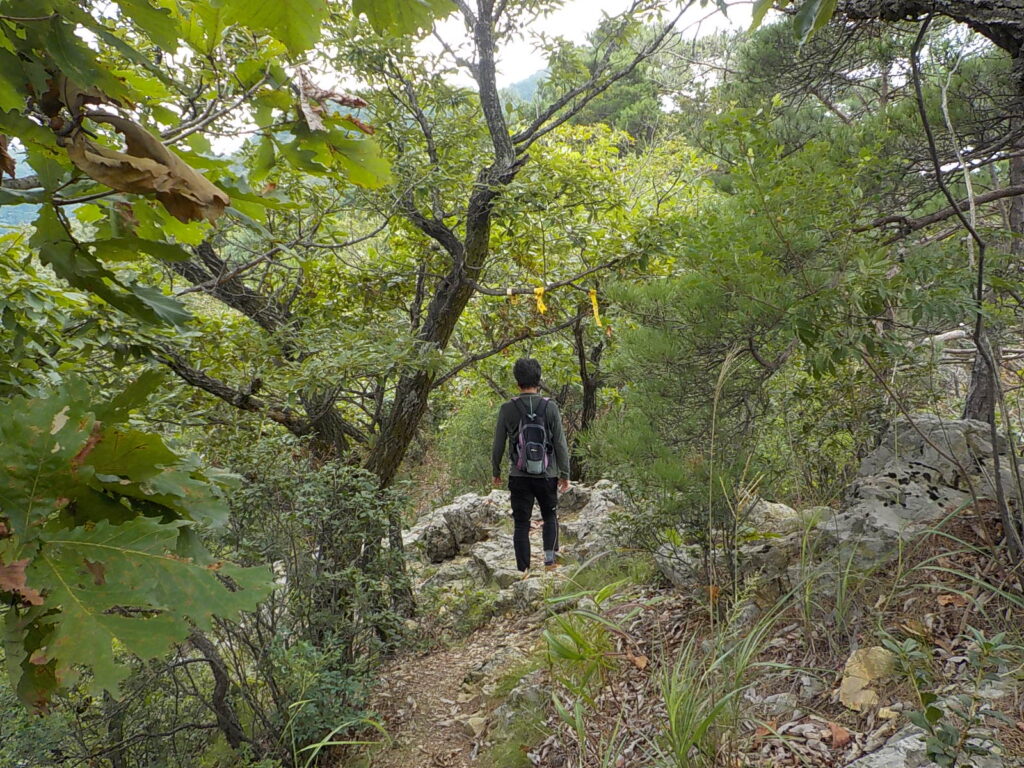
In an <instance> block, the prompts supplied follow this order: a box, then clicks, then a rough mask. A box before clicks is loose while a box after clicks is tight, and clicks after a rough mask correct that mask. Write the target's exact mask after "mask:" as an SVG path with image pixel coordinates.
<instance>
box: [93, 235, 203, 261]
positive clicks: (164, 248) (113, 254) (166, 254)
mask: <svg viewBox="0 0 1024 768" xmlns="http://www.w3.org/2000/svg"><path fill="white" fill-rule="evenodd" d="M85 245H88V246H90V247H91V248H92V249H93V252H94V253H95V254H96V255H97V256H98V257H100V258H101V259H103V260H104V261H135V260H136V259H138V258H139V255H140V254H148V255H150V256H153V257H154V258H157V259H160V260H161V261H188V259H189V258H191V254H190V253H189V252H188V251H186V250H185V249H184V248H182V247H181V246H180V245H175V244H173V243H165V242H163V241H160V240H147V239H145V238H142V237H112V238H109V239H107V240H96V241H95V242H92V243H85Z"/></svg>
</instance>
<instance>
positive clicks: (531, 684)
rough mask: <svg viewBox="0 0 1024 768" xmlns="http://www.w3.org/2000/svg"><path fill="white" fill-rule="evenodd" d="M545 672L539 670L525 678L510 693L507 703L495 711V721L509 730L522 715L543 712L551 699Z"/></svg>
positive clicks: (506, 699)
mask: <svg viewBox="0 0 1024 768" xmlns="http://www.w3.org/2000/svg"><path fill="white" fill-rule="evenodd" d="M545 679H546V678H545V673H544V670H541V669H538V670H536V671H534V672H531V673H530V674H528V675H526V676H525V677H523V679H522V680H520V681H519V683H518V684H517V685H516V687H515V688H513V689H512V690H511V691H509V694H508V696H506V697H505V701H503V702H502V703H501V705H500V706H499V707H498V708H497V709H495V710H494V721H495V723H497V724H498V726H499V727H501V728H506V729H507V728H508V727H509V726H511V725H512V723H513V722H514V721H515V719H516V717H517V716H518V715H520V714H522V713H532V712H537V711H539V710H541V709H542V708H543V707H544V706H546V705H547V703H548V701H550V699H551V691H550V689H549V687H548V686H547V685H546V684H545Z"/></svg>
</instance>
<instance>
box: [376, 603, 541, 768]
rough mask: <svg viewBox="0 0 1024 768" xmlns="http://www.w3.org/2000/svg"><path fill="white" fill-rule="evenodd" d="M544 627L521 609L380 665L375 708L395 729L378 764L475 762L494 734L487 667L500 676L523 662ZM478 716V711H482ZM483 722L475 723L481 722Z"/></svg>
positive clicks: (460, 766) (463, 765) (417, 766)
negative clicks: (489, 728)
mask: <svg viewBox="0 0 1024 768" xmlns="http://www.w3.org/2000/svg"><path fill="white" fill-rule="evenodd" d="M539 632H540V627H539V625H538V624H537V622H536V621H535V620H531V619H530V618H527V617H522V616H509V617H507V618H503V619H496V620H493V621H492V622H491V623H489V624H488V625H487V626H485V627H483V628H482V629H480V630H478V631H477V632H475V633H474V634H472V635H470V636H469V637H468V638H466V639H465V640H464V641H463V642H462V643H461V644H459V645H457V646H454V647H450V648H440V649H435V650H432V651H430V652H428V653H425V654H421V655H417V656H408V657H403V658H400V659H396V660H395V661H393V662H392V663H391V664H389V665H387V666H385V667H384V668H382V669H381V670H380V673H379V674H380V685H379V686H378V688H377V690H376V692H375V694H374V697H373V701H372V702H371V706H372V708H373V709H374V710H375V711H376V712H378V713H380V715H381V716H382V718H383V720H384V726H385V728H386V729H387V732H388V734H389V735H390V737H391V740H392V741H391V744H390V746H389V747H388V748H385V749H382V750H377V751H375V752H374V753H373V754H372V758H371V762H370V765H371V766H372V767H373V768H429V767H431V766H441V767H443V768H468V767H469V766H480V765H482V763H480V762H478V760H477V758H478V756H479V753H480V751H481V747H482V745H483V743H484V742H485V740H486V738H487V732H486V730H484V723H485V722H486V718H487V717H488V715H489V714H490V712H491V710H492V709H493V707H494V705H495V704H494V702H493V701H490V700H489V698H490V697H488V696H487V694H486V693H485V692H483V691H482V690H481V687H480V682H483V680H482V679H481V680H475V679H474V678H476V677H477V676H478V675H479V676H480V677H481V678H482V677H483V676H484V675H481V670H484V669H485V670H486V675H485V676H486V679H487V680H488V681H490V682H493V681H494V680H495V679H496V678H497V677H499V676H500V675H501V673H502V671H504V670H506V669H509V668H511V667H514V666H516V665H517V664H518V663H521V661H522V660H523V658H524V657H525V656H526V655H527V654H529V653H530V651H531V650H532V649H533V648H534V646H535V645H536V643H537V640H538V637H539ZM478 718H479V719H478ZM474 726H476V727H474Z"/></svg>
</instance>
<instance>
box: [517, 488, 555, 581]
mask: <svg viewBox="0 0 1024 768" xmlns="http://www.w3.org/2000/svg"><path fill="white" fill-rule="evenodd" d="M508 489H509V491H510V492H511V493H512V519H513V520H514V521H515V530H514V532H513V534H512V546H513V548H514V549H515V552H516V568H518V569H519V570H520V571H525V570H526V569H527V568H529V567H530V518H531V517H532V516H533V502H534V499H536V500H537V503H538V504H540V514H541V517H543V518H544V529H543V532H542V533H543V535H542V539H543V541H544V551H545V552H551V551H554V550H557V549H558V478H557V477H509V479H508Z"/></svg>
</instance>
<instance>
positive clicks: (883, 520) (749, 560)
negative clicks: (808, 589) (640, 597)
mask: <svg viewBox="0 0 1024 768" xmlns="http://www.w3.org/2000/svg"><path fill="white" fill-rule="evenodd" d="M997 445H998V446H999V448H1000V450H1001V451H1005V449H1006V441H1005V440H1004V439H1003V438H1001V437H1000V438H999V439H998V441H997ZM991 451H992V442H991V440H990V433H989V427H988V425H987V424H985V423H984V422H980V421H971V420H963V421H954V420H949V419H941V418H939V417H937V416H932V415H929V414H925V415H921V416H916V417H914V422H913V423H911V422H910V421H908V420H907V419H906V418H902V419H897V420H896V421H895V422H894V423H893V425H892V426H891V427H890V429H889V430H888V432H887V433H886V435H885V437H884V438H883V439H882V441H881V443H880V444H879V446H878V448H876V449H875V450H874V451H873V452H872V453H871V454H870V455H869V456H867V457H866V458H865V459H864V460H863V462H862V463H861V467H860V471H859V473H858V476H857V478H856V479H855V480H854V482H853V483H852V484H851V486H850V488H849V489H848V491H847V494H846V498H845V500H844V503H843V506H842V509H841V510H840V511H838V512H836V511H834V510H831V509H830V508H828V507H815V508H811V509H808V510H804V511H803V512H801V513H795V512H793V511H792V510H791V509H790V508H789V507H786V506H785V505H782V504H777V503H772V502H768V501H766V500H764V499H756V500H755V501H754V503H753V505H752V506H751V508H750V512H751V520H752V522H754V523H755V524H758V525H763V526H764V529H765V531H770V532H774V533H777V534H781V535H779V536H777V537H773V538H769V539H766V540H764V541H760V542H753V543H750V544H746V545H743V546H742V547H741V548H740V552H739V558H738V559H739V563H740V567H741V569H742V570H743V571H745V572H747V573H753V572H760V573H762V574H764V575H765V576H766V577H767V578H769V579H775V578H778V577H780V576H786V575H787V574H788V575H793V573H794V571H795V570H796V571H798V570H799V568H800V567H803V566H806V565H808V564H809V563H808V562H801V558H805V559H807V560H814V559H815V558H819V559H820V558H822V556H824V555H825V554H827V553H831V554H835V553H837V552H838V554H839V556H840V558H841V559H842V560H843V561H846V560H847V559H848V558H850V557H856V560H857V563H858V565H859V566H865V565H869V564H871V563H873V562H879V561H882V560H885V559H887V558H888V557H890V556H891V555H892V554H893V553H894V552H895V551H896V550H897V548H898V547H899V544H900V542H901V541H908V540H910V539H911V538H913V537H914V536H916V535H918V534H919V533H920V532H921V531H923V530H925V529H927V528H928V527H930V526H933V525H934V524H936V523H937V522H939V521H940V520H942V519H943V518H944V517H946V516H947V515H949V514H950V513H951V512H953V511H955V510H956V509H958V508H960V507H961V506H963V505H965V504H967V503H968V502H969V501H970V500H971V498H972V496H971V493H970V491H971V489H973V490H974V493H975V494H976V495H977V497H978V498H980V499H991V498H993V497H994V476H993V473H992V471H991V467H992V465H993V463H994V462H993V460H992V456H991ZM1000 470H1001V476H1002V481H1003V486H1004V488H1005V489H1006V492H1007V495H1008V496H1009V497H1010V498H1014V497H1015V495H1016V489H1015V487H1014V486H1015V483H1014V482H1013V476H1012V472H1011V470H1010V469H1009V467H1008V462H1006V461H1004V462H1002V466H1001V467H1000ZM791 513H792V514H791ZM807 544H810V545H811V546H810V547H808V546H807ZM656 562H657V564H658V567H659V569H660V570H661V572H662V574H664V575H665V577H666V578H667V579H668V580H669V581H671V582H672V583H673V584H676V585H677V586H687V585H692V583H693V580H694V578H695V577H696V576H697V575H698V574H697V573H696V571H695V565H696V564H697V563H698V562H699V559H698V558H697V557H696V554H695V551H694V550H693V549H692V548H691V547H684V546H676V545H671V544H666V545H663V546H662V548H661V549H660V550H659V551H658V553H657V555H656Z"/></svg>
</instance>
